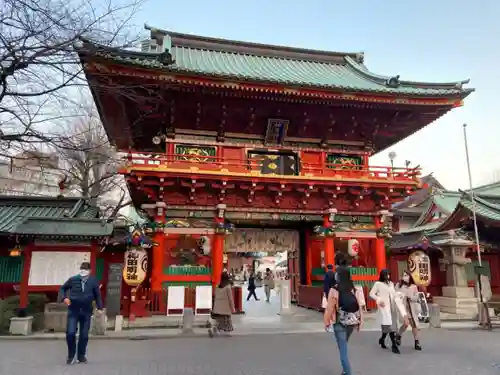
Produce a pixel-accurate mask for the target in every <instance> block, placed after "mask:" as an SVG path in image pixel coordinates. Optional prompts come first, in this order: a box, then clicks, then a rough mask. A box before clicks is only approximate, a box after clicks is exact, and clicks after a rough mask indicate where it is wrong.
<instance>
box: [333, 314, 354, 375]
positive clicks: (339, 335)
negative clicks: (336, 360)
mask: <svg viewBox="0 0 500 375" xmlns="http://www.w3.org/2000/svg"><path fill="white" fill-rule="evenodd" d="M353 330H354V327H353V326H343V325H342V324H339V323H335V324H334V325H333V333H334V335H335V340H336V341H337V346H338V347H339V355H340V363H341V364H342V369H343V370H344V374H345V375H351V374H352V371H351V364H350V363H349V354H348V353H347V342H348V341H349V337H351V334H352V332H353Z"/></svg>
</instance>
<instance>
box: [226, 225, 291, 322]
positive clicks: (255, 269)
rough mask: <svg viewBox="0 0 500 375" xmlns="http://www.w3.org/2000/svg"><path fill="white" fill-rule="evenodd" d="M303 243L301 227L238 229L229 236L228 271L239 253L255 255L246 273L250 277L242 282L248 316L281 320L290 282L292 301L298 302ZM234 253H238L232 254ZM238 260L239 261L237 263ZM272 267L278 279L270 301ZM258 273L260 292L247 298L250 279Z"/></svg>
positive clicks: (227, 251) (246, 316)
mask: <svg viewBox="0 0 500 375" xmlns="http://www.w3.org/2000/svg"><path fill="white" fill-rule="evenodd" d="M299 246H300V234H299V231H298V230H291V229H276V228H236V230H235V231H234V233H233V234H232V235H231V236H229V237H227V238H226V243H225V251H226V253H227V255H228V270H231V269H232V267H231V260H230V259H231V258H232V257H233V258H235V256H236V254H245V255H244V256H247V257H248V256H253V259H252V261H250V262H247V263H246V264H249V265H250V266H248V268H247V270H246V271H247V272H246V277H243V278H240V279H243V280H242V281H238V285H240V286H241V287H242V289H243V299H244V300H243V306H244V311H245V319H247V318H250V319H259V321H262V319H264V320H265V319H279V317H278V313H279V311H280V303H281V294H280V293H281V285H282V284H283V283H284V282H286V281H288V282H290V288H286V289H285V290H289V293H290V296H289V300H292V301H296V297H297V290H298V285H299V283H300V279H299V274H300V271H299ZM232 253H236V254H234V256H232V255H231V254H232ZM235 263H236V262H235ZM267 268H269V269H270V270H271V272H272V274H273V278H274V288H273V289H272V290H271V291H270V300H269V302H267V301H266V299H267V298H266V292H265V291H266V287H265V284H266V281H265V280H264V279H265V273H266V272H265V271H266V269H267ZM252 273H253V275H254V277H255V281H256V286H257V288H256V290H255V291H256V295H257V298H258V300H255V299H254V298H253V297H252V298H251V299H250V300H248V301H247V297H248V296H249V292H248V285H249V284H248V278H249V276H250V274H252Z"/></svg>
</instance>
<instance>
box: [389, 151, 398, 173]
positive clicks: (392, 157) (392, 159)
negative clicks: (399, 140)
mask: <svg viewBox="0 0 500 375" xmlns="http://www.w3.org/2000/svg"><path fill="white" fill-rule="evenodd" d="M396 156H398V155H397V154H396V153H395V152H394V151H391V152H389V160H390V162H391V167H392V169H393V171H394V159H396Z"/></svg>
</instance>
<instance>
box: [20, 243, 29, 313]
mask: <svg viewBox="0 0 500 375" xmlns="http://www.w3.org/2000/svg"><path fill="white" fill-rule="evenodd" d="M23 253H24V254H23V255H24V262H23V274H22V278H21V285H20V290H19V307H20V308H22V309H24V308H26V307H28V285H29V278H30V268H31V254H32V250H31V245H28V246H26V248H25V249H24V250H23Z"/></svg>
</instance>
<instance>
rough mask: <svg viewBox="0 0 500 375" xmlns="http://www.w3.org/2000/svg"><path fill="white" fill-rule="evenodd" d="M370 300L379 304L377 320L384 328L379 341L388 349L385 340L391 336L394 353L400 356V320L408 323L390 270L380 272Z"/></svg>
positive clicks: (371, 291)
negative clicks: (397, 335) (398, 340)
mask: <svg viewBox="0 0 500 375" xmlns="http://www.w3.org/2000/svg"><path fill="white" fill-rule="evenodd" d="M369 295H370V298H371V299H373V300H375V302H376V303H377V318H378V320H379V322H380V325H381V327H382V336H381V337H380V339H379V341H378V342H379V344H380V346H381V347H382V348H384V349H386V348H387V346H386V345H385V339H386V337H387V335H389V337H390V339H391V344H392V352H393V353H396V354H399V348H398V345H397V340H396V333H397V332H398V327H397V326H398V320H399V319H398V318H399V316H401V317H404V321H405V323H406V322H407V319H408V318H407V316H406V310H405V308H404V305H403V301H402V299H401V297H400V295H399V294H398V293H397V292H396V289H395V288H394V284H393V283H392V281H391V274H390V272H389V270H387V269H384V270H382V271H380V276H379V281H377V282H375V284H373V287H372V289H371V290H370V294H369Z"/></svg>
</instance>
